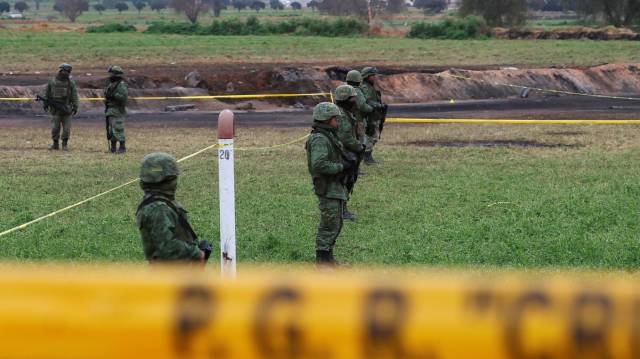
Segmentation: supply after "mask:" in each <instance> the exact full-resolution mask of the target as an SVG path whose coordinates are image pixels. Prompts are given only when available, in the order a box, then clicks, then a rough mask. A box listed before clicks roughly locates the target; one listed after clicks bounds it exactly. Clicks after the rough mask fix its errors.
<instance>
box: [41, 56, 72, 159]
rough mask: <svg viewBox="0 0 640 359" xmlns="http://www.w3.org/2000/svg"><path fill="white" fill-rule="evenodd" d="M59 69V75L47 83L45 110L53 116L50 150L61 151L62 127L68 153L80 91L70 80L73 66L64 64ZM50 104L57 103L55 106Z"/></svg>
mask: <svg viewBox="0 0 640 359" xmlns="http://www.w3.org/2000/svg"><path fill="white" fill-rule="evenodd" d="M58 69H59V71H58V75H57V76H56V77H54V78H52V79H51V80H49V82H48V83H47V88H46V90H45V94H44V96H43V98H44V100H45V110H48V111H49V112H50V113H51V115H52V116H53V117H52V118H51V125H52V126H51V139H52V140H53V144H52V145H51V146H49V149H50V150H59V149H60V127H62V150H64V151H67V150H68V149H69V147H68V142H69V136H71V117H72V116H74V115H76V114H77V113H78V90H77V88H76V82H75V81H73V80H72V79H71V78H70V77H71V70H72V67H71V65H69V64H62V65H60V66H59V67H58ZM48 103H55V106H54V105H49V104H48Z"/></svg>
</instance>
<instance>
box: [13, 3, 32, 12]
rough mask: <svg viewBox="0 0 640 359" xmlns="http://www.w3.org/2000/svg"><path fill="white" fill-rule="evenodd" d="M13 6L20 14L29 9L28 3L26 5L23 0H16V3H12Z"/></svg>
mask: <svg viewBox="0 0 640 359" xmlns="http://www.w3.org/2000/svg"><path fill="white" fill-rule="evenodd" d="M13 8H14V9H15V10H16V11H18V12H20V13H21V14H22V13H23V12H25V11H27V10H29V5H27V3H26V2H24V1H18V2H17V3H15V4H13Z"/></svg>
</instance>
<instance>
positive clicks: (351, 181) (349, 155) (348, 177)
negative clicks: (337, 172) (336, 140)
mask: <svg viewBox="0 0 640 359" xmlns="http://www.w3.org/2000/svg"><path fill="white" fill-rule="evenodd" d="M342 159H343V160H344V161H346V162H349V163H351V168H349V169H348V170H346V171H344V172H343V173H342V182H343V184H344V185H345V186H346V187H347V189H348V190H349V193H351V192H353V186H354V185H355V184H356V182H357V181H358V172H359V167H360V158H359V156H358V155H357V154H355V153H353V152H350V151H344V152H343V153H342Z"/></svg>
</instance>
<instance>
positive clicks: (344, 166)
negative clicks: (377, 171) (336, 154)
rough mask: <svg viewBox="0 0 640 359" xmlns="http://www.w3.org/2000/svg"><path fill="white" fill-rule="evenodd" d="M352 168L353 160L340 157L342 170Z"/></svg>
mask: <svg viewBox="0 0 640 359" xmlns="http://www.w3.org/2000/svg"><path fill="white" fill-rule="evenodd" d="M352 168H353V162H351V161H347V160H345V159H342V171H348V170H350V169H352Z"/></svg>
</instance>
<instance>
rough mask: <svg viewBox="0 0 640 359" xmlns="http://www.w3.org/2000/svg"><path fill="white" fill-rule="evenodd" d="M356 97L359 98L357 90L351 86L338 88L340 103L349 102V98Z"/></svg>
mask: <svg viewBox="0 0 640 359" xmlns="http://www.w3.org/2000/svg"><path fill="white" fill-rule="evenodd" d="M356 96H358V93H357V92H356V89H355V88H353V86H351V85H342V86H338V88H337V89H336V100H338V101H345V100H348V99H349V97H356Z"/></svg>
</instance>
